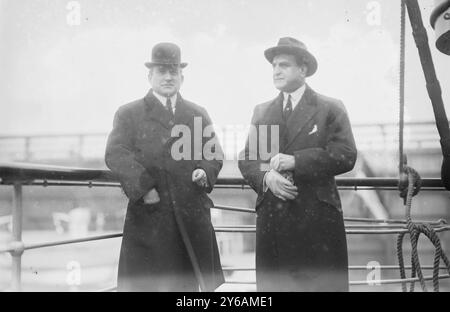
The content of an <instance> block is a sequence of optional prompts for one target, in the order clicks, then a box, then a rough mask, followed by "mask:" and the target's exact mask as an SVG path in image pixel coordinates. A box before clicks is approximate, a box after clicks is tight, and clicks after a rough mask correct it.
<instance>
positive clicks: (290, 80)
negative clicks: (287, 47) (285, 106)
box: [272, 54, 307, 92]
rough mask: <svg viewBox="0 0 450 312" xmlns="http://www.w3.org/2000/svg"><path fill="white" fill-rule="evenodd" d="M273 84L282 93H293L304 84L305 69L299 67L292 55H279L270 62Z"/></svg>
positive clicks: (303, 66) (302, 66)
mask: <svg viewBox="0 0 450 312" xmlns="http://www.w3.org/2000/svg"><path fill="white" fill-rule="evenodd" d="M272 67H273V83H274V85H275V88H277V89H278V90H280V91H283V92H293V91H295V90H297V89H298V88H300V87H301V86H303V84H304V83H305V78H306V72H307V67H306V66H305V65H301V66H299V65H298V64H297V60H296V58H295V56H294V55H290V54H279V55H276V56H275V57H274V58H273V60H272Z"/></svg>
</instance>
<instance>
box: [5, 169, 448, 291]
mask: <svg viewBox="0 0 450 312" xmlns="http://www.w3.org/2000/svg"><path fill="white" fill-rule="evenodd" d="M336 183H337V185H338V187H339V189H351V190H364V189H380V188H381V189H385V190H397V188H398V179H396V178H337V179H336ZM0 185H9V186H12V187H13V189H14V200H13V211H12V239H13V240H12V242H10V243H9V245H8V246H6V247H3V248H0V253H5V252H9V253H10V254H11V256H12V283H11V288H12V290H14V291H20V290H21V273H22V266H21V259H22V255H23V253H24V252H25V251H26V250H30V249H37V248H45V247H51V246H58V245H67V244H75V243H83V242H88V241H98V240H104V239H111V238H118V237H121V236H122V233H120V232H118V233H112V234H106V235H97V236H90V237H82V238H77V239H69V240H58V241H51V242H41V243H33V244H28V243H26V242H23V241H22V223H23V208H24V207H23V194H22V187H23V186H24V185H41V186H50V185H53V186H84V187H119V186H120V184H119V183H118V180H117V179H116V178H115V177H114V175H113V174H112V173H111V172H110V171H108V170H95V169H84V168H70V167H57V166H45V165H33V164H20V163H9V164H0ZM216 188H233V189H244V188H248V186H247V185H246V183H245V181H244V180H243V179H242V178H219V179H218V180H217V183H216ZM422 189H423V190H431V191H445V189H444V187H443V185H442V182H441V180H440V179H422ZM214 209H221V210H225V211H234V212H240V213H255V211H254V210H253V209H250V208H245V207H233V206H224V205H216V206H215V207H214ZM344 221H346V222H347V223H348V222H354V223H358V224H346V233H347V234H350V235H357V234H374V235H378V234H400V233H407V232H408V230H407V228H406V226H405V224H406V221H405V220H380V219H369V218H344ZM419 222H423V223H427V224H429V225H431V226H432V227H433V228H434V230H435V231H436V232H443V231H449V230H450V226H449V225H447V222H446V221H445V220H443V219H440V220H436V221H426V220H424V221H419ZM214 229H215V231H216V232H224V233H254V232H255V226H254V225H216V226H215V227H214ZM405 268H407V269H411V267H405ZM422 268H423V269H426V270H429V269H433V267H432V266H423V267H422ZM349 269H350V270H363V269H364V270H365V269H367V267H366V266H349ZM380 269H386V270H392V269H399V267H398V266H394V265H388V266H381V267H380ZM440 269H441V270H444V269H446V268H445V267H440ZM225 270H227V271H239V270H254V268H242V267H226V268H225ZM449 277H450V276H449V274H441V275H440V276H439V278H440V279H446V278H449ZM431 279H433V277H432V276H427V277H425V280H431ZM412 281H418V278H409V279H390V280H379V281H373V280H371V281H350V285H370V284H380V285H382V284H401V283H405V282H412ZM226 283H228V284H251V283H252V282H248V281H236V280H228V281H226ZM253 283H254V282H253ZM114 289H115V287H110V288H108V289H104V291H111V290H114Z"/></svg>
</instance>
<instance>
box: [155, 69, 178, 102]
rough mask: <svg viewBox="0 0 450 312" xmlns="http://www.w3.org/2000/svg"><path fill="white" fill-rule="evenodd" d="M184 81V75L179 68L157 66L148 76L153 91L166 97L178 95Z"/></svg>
mask: <svg viewBox="0 0 450 312" xmlns="http://www.w3.org/2000/svg"><path fill="white" fill-rule="evenodd" d="M183 79H184V77H183V73H182V70H181V68H180V67H179V66H171V65H155V66H153V67H152V68H151V69H150V72H149V74H148V80H149V82H150V85H151V86H152V89H153V90H154V91H155V92H156V93H158V94H160V95H162V96H165V97H170V96H172V95H174V94H176V93H177V92H178V91H179V90H180V87H181V84H182V83H183Z"/></svg>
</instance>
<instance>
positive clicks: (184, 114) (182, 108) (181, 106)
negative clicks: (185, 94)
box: [174, 93, 195, 126]
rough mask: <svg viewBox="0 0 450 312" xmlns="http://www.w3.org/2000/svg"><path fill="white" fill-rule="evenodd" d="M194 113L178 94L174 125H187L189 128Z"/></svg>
mask: <svg viewBox="0 0 450 312" xmlns="http://www.w3.org/2000/svg"><path fill="white" fill-rule="evenodd" d="M194 117H195V115H194V112H193V111H192V109H189V107H188V106H187V105H186V103H185V102H184V100H183V98H182V97H181V94H180V93H178V96H177V104H176V109H175V116H174V123H175V124H176V125H180V124H183V125H187V126H189V125H190V124H191V123H192V122H193V120H194Z"/></svg>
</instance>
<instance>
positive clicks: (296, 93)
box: [283, 84, 306, 110]
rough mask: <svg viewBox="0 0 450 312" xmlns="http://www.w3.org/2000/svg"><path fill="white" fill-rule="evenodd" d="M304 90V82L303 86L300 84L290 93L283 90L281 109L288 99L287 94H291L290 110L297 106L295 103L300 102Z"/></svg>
mask: <svg viewBox="0 0 450 312" xmlns="http://www.w3.org/2000/svg"><path fill="white" fill-rule="evenodd" d="M305 90H306V84H303V86H301V87H300V88H298V89H297V90H295V91H294V92H292V93H287V92H283V97H284V98H283V110H284V108H285V107H286V103H287V100H288V96H289V95H290V96H291V102H292V110H294V108H295V107H296V106H297V104H298V103H299V102H300V100H301V99H302V97H303V94H304V93H305Z"/></svg>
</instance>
